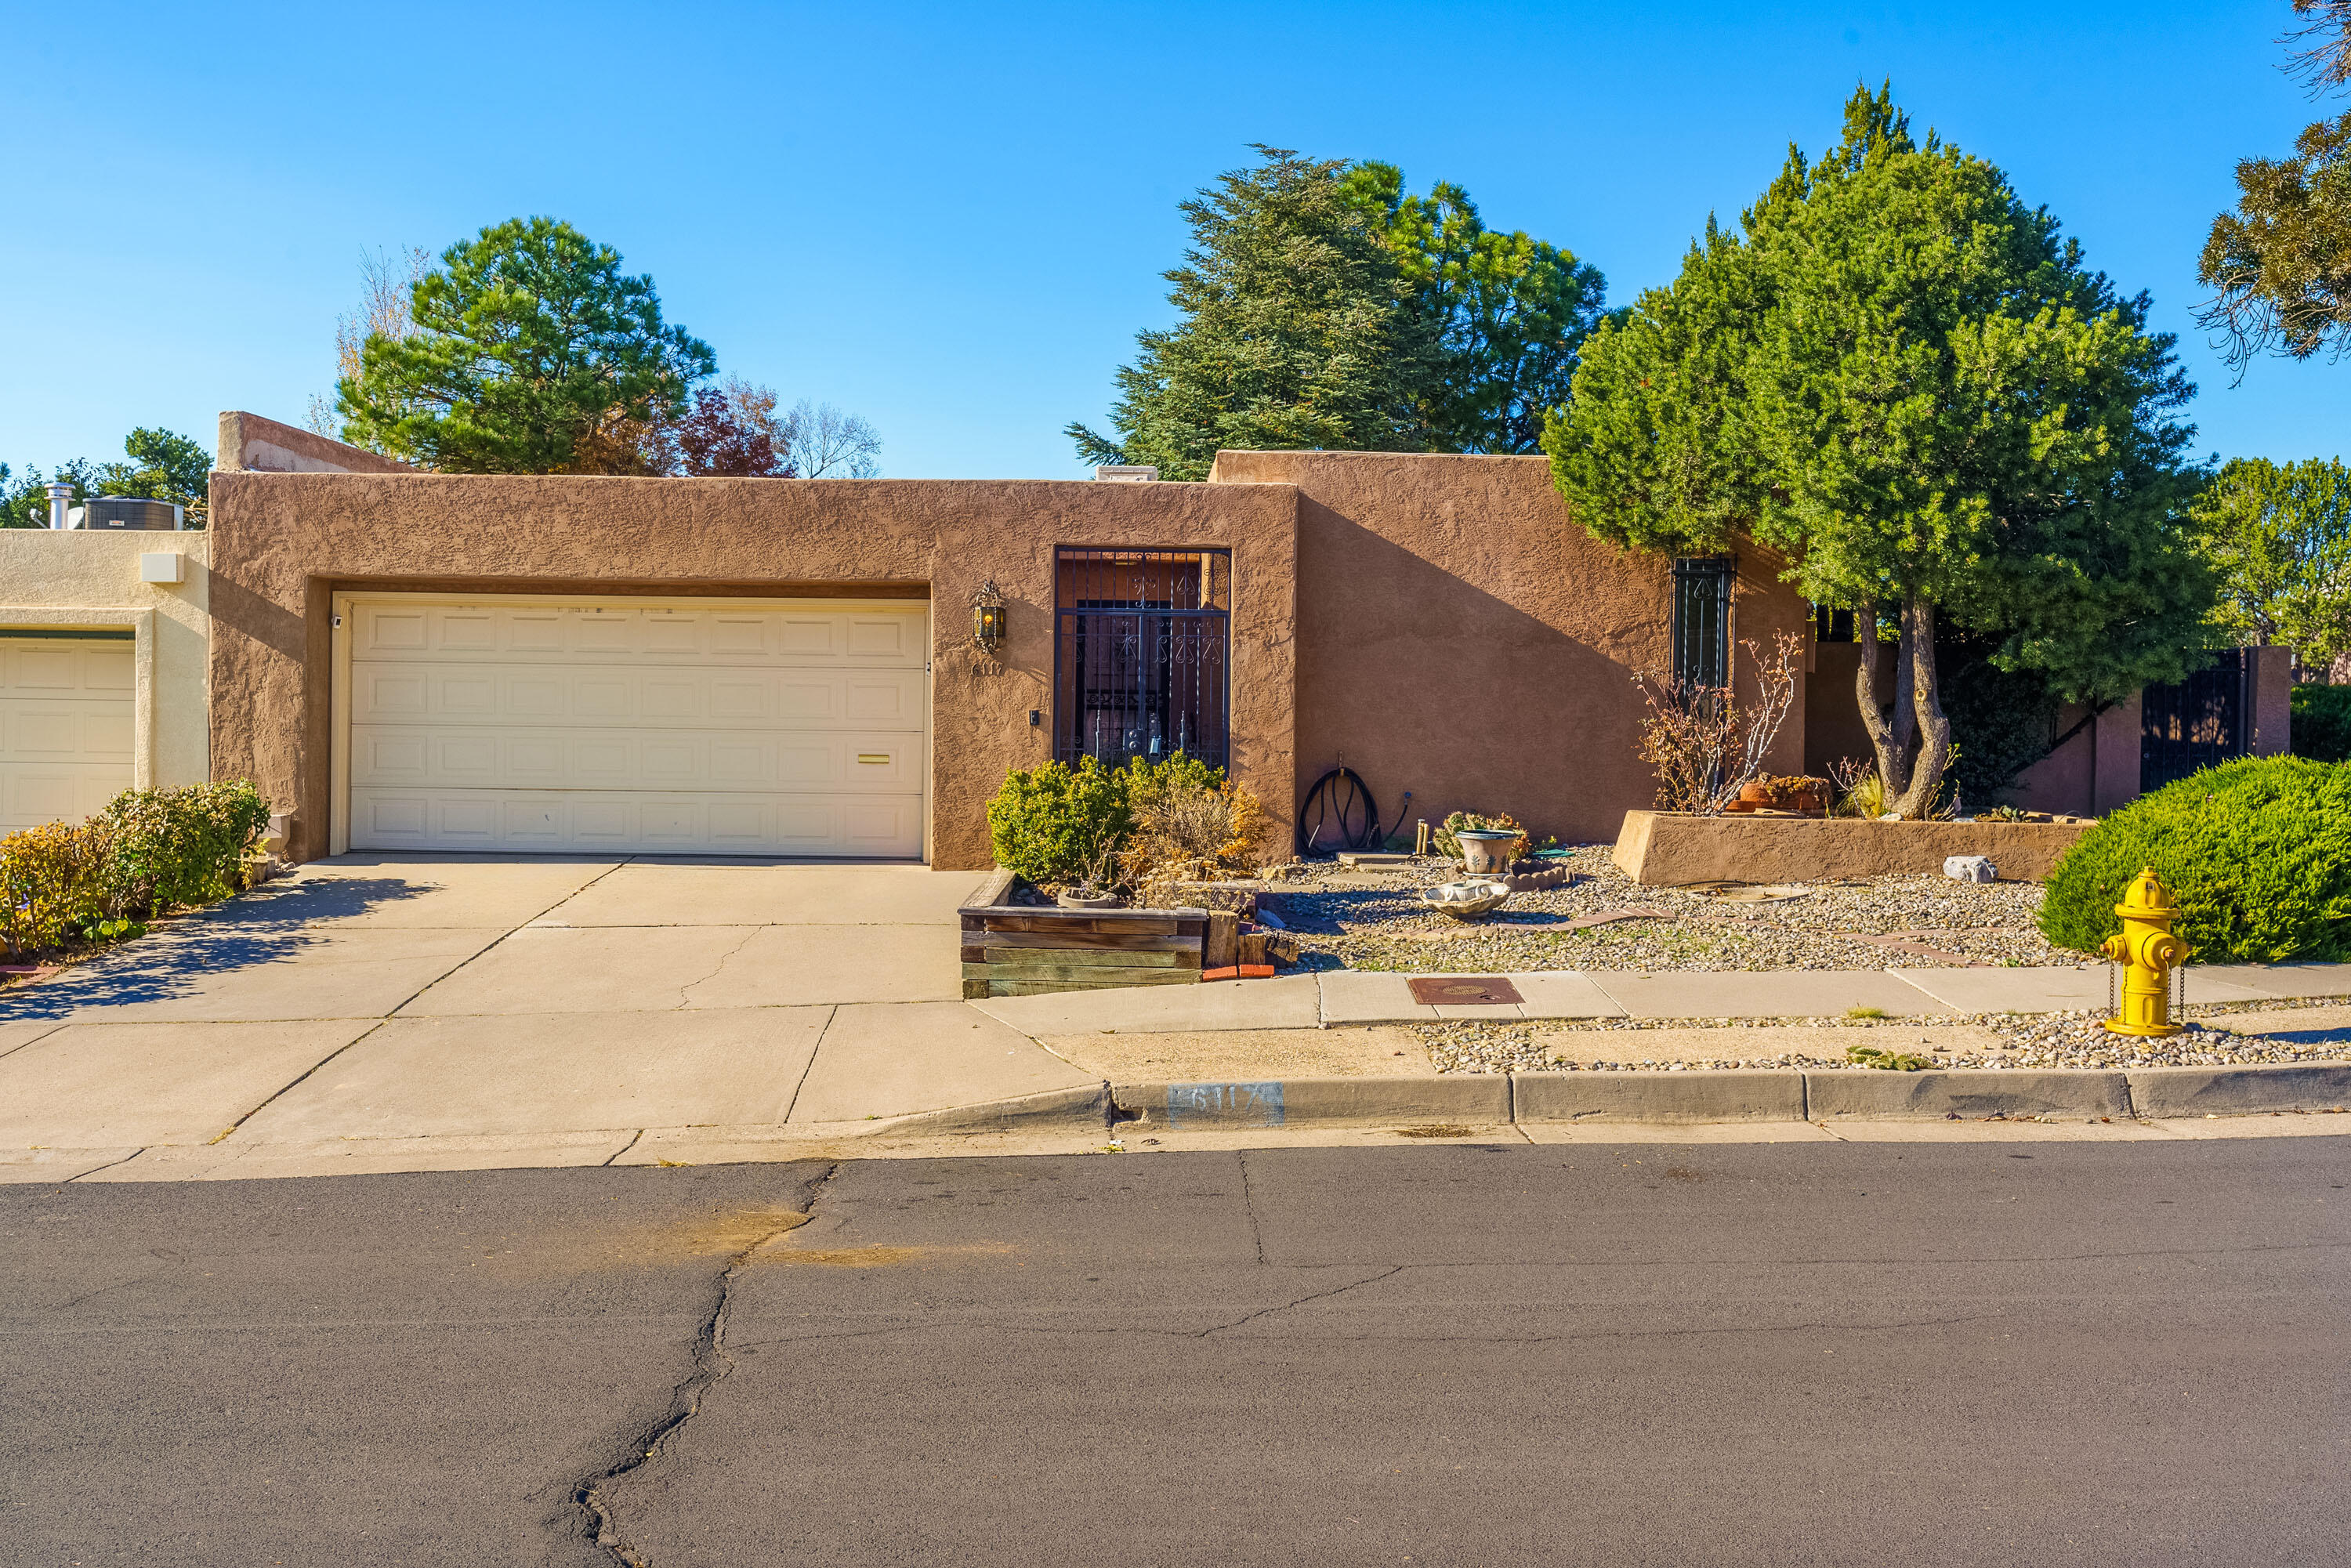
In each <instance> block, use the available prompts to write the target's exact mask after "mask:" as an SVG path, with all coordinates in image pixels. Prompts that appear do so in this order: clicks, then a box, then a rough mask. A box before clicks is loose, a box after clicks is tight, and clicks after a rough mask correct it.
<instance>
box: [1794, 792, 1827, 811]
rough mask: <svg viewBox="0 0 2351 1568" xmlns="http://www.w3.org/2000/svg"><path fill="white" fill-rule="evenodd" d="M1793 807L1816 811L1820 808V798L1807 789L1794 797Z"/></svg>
mask: <svg viewBox="0 0 2351 1568" xmlns="http://www.w3.org/2000/svg"><path fill="white" fill-rule="evenodd" d="M1795 809H1796V810H1799V811H1817V810H1821V798H1820V797H1819V796H1818V795H1815V794H1813V792H1812V791H1811V790H1809V789H1807V790H1805V791H1804V792H1803V793H1802V794H1801V795H1799V796H1797V797H1796V800H1795Z"/></svg>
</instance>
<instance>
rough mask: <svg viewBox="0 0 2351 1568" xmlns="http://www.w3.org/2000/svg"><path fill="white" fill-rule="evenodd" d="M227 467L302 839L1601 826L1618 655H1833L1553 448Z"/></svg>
mask: <svg viewBox="0 0 2351 1568" xmlns="http://www.w3.org/2000/svg"><path fill="white" fill-rule="evenodd" d="M220 467H221V471H220V472H217V473H215V474H214V476H213V482H212V508H211V516H212V530H213V538H212V547H211V548H212V571H211V576H210V604H211V610H212V614H213V618H214V619H213V624H214V634H213V644H212V767H213V770H214V774H215V775H216V776H219V777H225V778H226V777H242V778H250V779H253V780H254V781H255V782H256V784H258V785H259V786H260V788H261V789H262V790H263V791H264V793H266V795H268V796H269V797H270V799H271V800H273V801H274V802H276V803H277V805H278V806H279V807H280V808H281V809H287V808H291V809H292V810H293V811H294V813H295V814H294V820H293V822H292V827H291V833H290V838H289V852H290V853H291V854H292V855H293V857H294V858H296V859H308V858H312V857H315V856H318V855H322V854H327V853H330V852H342V851H345V850H422V851H448V850H486V851H505V852H534V851H548V852H559V851H573V852H647V853H720V854H730V853H742V854H805V855H836V856H871V857H877V858H907V859H915V858H919V859H925V860H928V861H930V862H932V863H934V864H936V865H939V866H942V867H977V866H984V865H986V864H987V863H988V862H989V859H990V856H989V851H988V839H987V817H986V807H987V800H988V799H989V797H990V796H991V795H993V794H994V793H995V792H996V789H997V788H998V785H999V784H1000V783H1001V781H1002V779H1003V777H1004V775H1005V772H1006V770H1007V769H1008V768H1027V767H1032V766H1034V765H1036V764H1039V763H1041V762H1043V761H1045V760H1046V759H1047V758H1056V757H1058V758H1064V759H1069V760H1075V759H1076V758H1080V757H1081V756H1085V755H1095V756H1101V757H1103V758H1108V759H1111V760H1113V761H1115V760H1117V759H1119V758H1123V757H1126V756H1130V755H1144V756H1149V755H1154V754H1165V753H1167V752H1171V751H1174V750H1177V749H1182V750H1185V751H1187V752H1189V753H1191V754H1192V755H1194V756H1197V757H1201V758H1206V759H1207V760H1209V761H1211V762H1215V763H1218V764H1221V765H1224V766H1227V767H1228V768H1231V769H1232V771H1233V772H1234V773H1235V775H1236V776H1238V778H1240V779H1244V780H1246V781H1247V782H1248V783H1249V785H1250V786H1251V787H1252V788H1253V789H1256V790H1257V791H1258V792H1259V794H1260V795H1261V796H1262V797H1263V798H1264V799H1265V800H1266V802H1267V804H1268V806H1269V808H1270V812H1271V814H1272V815H1273V816H1274V818H1275V819H1276V820H1277V821H1278V822H1279V824H1280V829H1281V831H1283V832H1284V833H1287V832H1288V831H1290V827H1291V825H1292V823H1293V822H1294V821H1295V818H1296V813H1297V811H1298V809H1299V807H1300V804H1301V801H1302V800H1304V799H1305V798H1306V796H1307V793H1308V791H1309V790H1310V789H1311V787H1312V786H1313V784H1314V783H1315V781H1316V780H1317V779H1320V778H1322V775H1323V774H1325V773H1326V772H1328V771H1329V770H1330V769H1331V768H1334V767H1337V766H1341V765H1343V766H1345V767H1346V768H1351V769H1353V771H1354V772H1355V773H1357V774H1358V775H1360V776H1361V777H1362V778H1363V779H1364V780H1365V781H1366V782H1367V783H1368V784H1369V786H1370V789H1371V790H1372V792H1373V794H1374V798H1375V800H1376V801H1377V803H1378V806H1379V810H1380V812H1381V815H1382V819H1383V822H1384V825H1388V826H1396V825H1399V824H1400V825H1402V826H1403V827H1405V829H1406V830H1407V831H1408V830H1409V827H1410V822H1411V821H1412V820H1413V819H1416V818H1423V817H1425V818H1427V819H1429V820H1430V821H1438V820H1441V819H1442V818H1443V816H1444V815H1445V813H1446V812H1447V811H1449V810H1456V809H1468V810H1489V811H1495V810H1502V811H1510V812H1511V813H1513V814H1514V815H1516V816H1518V817H1519V818H1520V820H1521V821H1525V822H1526V823H1527V825H1528V826H1529V827H1531V829H1533V830H1534V831H1536V832H1538V833H1548V834H1554V835H1557V836H1558V837H1559V838H1561V839H1562V840H1566V841H1592V840H1608V839H1613V838H1614V836H1615V833H1616V831H1617V828H1618V826H1619V824H1620V822H1621V821H1622V819H1623V816H1624V813H1625V811H1626V810H1628V809H1633V808H1639V807H1646V806H1648V805H1650V804H1651V803H1652V795H1653V792H1654V784H1653V781H1652V779H1651V775H1650V771H1649V768H1648V767H1647V766H1646V764H1644V763H1643V762H1642V761H1641V760H1640V759H1639V758H1637V757H1636V756H1635V745H1636V743H1637V739H1638V733H1639V727H1640V719H1641V716H1642V713H1643V711H1644V704H1643V699H1642V696H1641V694H1640V692H1639V690H1638V689H1637V687H1636V686H1635V683H1634V680H1633V676H1634V674H1635V673H1636V672H1640V671H1646V670H1666V669H1679V670H1681V671H1682V672H1683V673H1684V674H1687V675H1689V676H1693V677H1696V678H1701V679H1719V677H1720V674H1721V672H1722V670H1723V669H1724V668H1725V667H1726V664H1728V663H1729V662H1730V649H1731V646H1732V644H1733V643H1737V642H1744V641H1748V640H1754V641H1757V642H1759V643H1761V644H1763V645H1764V646H1766V647H1769V645H1770V644H1771V641H1772V637H1773V634H1774V633H1775V632H1791V633H1794V634H1796V635H1799V636H1801V637H1802V638H1803V639H1804V646H1805V652H1804V654H1803V657H1804V659H1805V661H1806V663H1807V664H1811V663H1813V662H1816V661H1818V660H1819V659H1820V658H1821V657H1822V656H1823V655H1824V654H1825V655H1827V656H1828V657H1829V658H1830V659H1831V661H1832V663H1834V658H1835V653H1834V644H1822V645H1819V646H1814V644H1813V633H1812V630H1811V628H1812V622H1813V615H1812V609H1811V607H1810V606H1809V605H1808V604H1806V603H1805V602H1804V601H1802V599H1801V598H1800V597H1799V596H1798V595H1797V594H1796V593H1795V592H1794V591H1792V589H1790V588H1789V587H1788V586H1787V585H1786V584H1784V583H1782V582H1781V581H1780V580H1779V577H1778V570H1779V564H1780V563H1779V562H1777V561H1776V560H1774V559H1772V558H1771V557H1770V556H1769V555H1768V554H1766V553H1764V552H1761V551H1760V550H1754V549H1744V550H1741V551H1740V552H1739V553H1738V554H1736V555H1735V556H1731V557H1726V558H1722V559H1706V560H1690V561H1679V562H1677V561H1674V560H1670V559H1661V558H1656V557H1648V556H1641V555H1628V554H1623V553H1620V552H1618V551H1616V550H1615V549H1612V548H1611V547H1609V546H1607V545H1604V544H1602V543H1600V542H1599V541H1597V540H1595V539H1593V538H1591V537H1590V536H1589V535H1588V534H1586V533H1585V532H1584V530H1583V528H1579V527H1577V526H1576V525H1575V524H1573V522H1572V521H1571V520H1570V519H1569V517H1568V516H1567V514H1566V511H1565V509H1564V508H1563V507H1562V504H1561V502H1560V500H1559V498H1558V497H1557V495H1556V494H1555V493H1554V492H1553V490H1552V486H1551V480H1550V475H1549V472H1548V469H1547V466H1546V464H1545V462H1544V460H1543V459H1541V458H1538V457H1470V456H1448V455H1391V454H1372V453H1322V452H1227V453H1223V454H1221V455H1219V456H1218V458H1217V464H1216V466H1215V468H1214V470H1213V471H1212V473H1211V474H1210V476H1209V478H1208V480H1207V482H1206V483H1202V484H1173V483H1158V482H1141V483H1105V482H1100V481H1071V482H1061V481H1042V480H1039V481H1015V480H926V479H874V480H820V481H793V480H773V479H630V478H606V477H580V476H465V475H438V474H422V473H413V472H407V471H403V470H402V469H401V468H400V466H399V465H396V464H392V463H390V462H388V461H387V460H385V459H383V458H381V457H377V456H374V455H371V454H368V453H364V452H360V451H358V450H356V449H354V448H350V447H346V446H343V445H341V444H339V443H335V442H330V441H326V440H323V439H321V438H319V437H317V436H313V435H310V434H308V433H306V432H301V431H297V430H293V429H291V428H290V427H287V426H284V425H279V424H277V423H274V422H271V421H266V420H261V419H258V418H256V417H255V416H252V415H246V414H225V415H224V416H223V418H222V444H221V454H220ZM994 601H1000V603H1001V605H1002V615H1001V618H1000V622H999V624H1000V626H1001V631H1002V638H1001V641H1000V643H998V644H997V645H995V646H993V647H987V646H982V645H981V644H980V643H978V642H977V641H976V639H975V610H974V607H975V603H976V602H994ZM1740 664H1741V666H1742V667H1741V669H1740V679H1741V684H1742V685H1744V684H1747V680H1746V676H1747V671H1746V670H1745V668H1744V661H1743V660H1741V661H1740ZM1851 674H1852V670H1851V665H1850V663H1849V662H1848V663H1847V664H1845V665H1844V669H1843V671H1842V674H1838V673H1837V672H1835V671H1834V670H1832V671H1831V672H1830V674H1828V676H1827V677H1826V678H1825V680H1823V676H1821V675H1818V674H1806V675H1805V676H1803V677H1802V679H1803V681H1804V684H1805V685H1806V686H1807V687H1808V688H1813V689H1811V690H1807V691H1806V692H1804V693H1801V694H1800V695H1799V699H1798V703H1797V706H1796V710H1795V713H1794V714H1793V716H1792V717H1791V719H1790V721H1789V723H1788V726H1787V727H1786V729H1785V730H1784V731H1783V732H1782V736H1781V738H1780V741H1779V744H1778V746H1777V747H1776V748H1775V750H1774V752H1773V754H1772V757H1771V768H1773V770H1775V771H1781V772H1795V771H1798V770H1799V769H1800V768H1802V765H1803V763H1804V762H1805V760H1806V759H1807V758H1808V757H1809V756H1812V755H1813V752H1814V747H1813V746H1812V744H1811V743H1810V741H1809V740H1808V733H1807V731H1808V724H1812V723H1813V722H1814V720H1813V716H1814V715H1820V716H1821V717H1820V718H1819V720H1818V721H1817V722H1819V723H1822V724H1826V725H1830V726H1832V727H1833V726H1834V722H1835V720H1834V717H1833V715H1834V713H1836V712H1838V711H1841V710H1849V709H1850V708H1851V707H1852V706H1853V698H1852V695H1851V693H1852V685H1851ZM1816 694H1817V695H1818V697H1819V698H1820V699H1822V700H1811V701H1808V699H1810V698H1813V697H1814V696H1815V695H1816ZM1823 702H1824V704H1825V706H1823ZM1808 710H1809V711H1808ZM2124 722H2125V721H2122V720H2119V719H2116V717H2115V716H2113V715H2111V714H2110V715H2109V716H2108V717H2107V721H2106V723H2107V724H2108V726H2110V727H2112V726H2117V725H2120V724H2122V723H2124ZM1856 727H1857V726H1856ZM1821 733H1827V732H1825V731H1823V732H1821ZM2279 734H2280V735H2281V736H2282V734H2283V729H2282V726H2281V727H2280V729H2279ZM2118 744H2119V743H2118ZM1846 749H1848V750H1852V749H1856V748H1855V747H1850V746H1848V747H1846ZM1860 749H1865V748H1860ZM2052 760H2053V762H2055V761H2057V760H2059V759H2057V758H2053V759H2052ZM2045 766H2047V765H2044V767H2045ZM2105 771H2106V765H2105V759H2104V758H2103V756H2102V758H2101V776H2102V777H2103V776H2104V774H2105ZM2060 782H2061V783H2063V782H2064V781H2063V780H2061V781H2060ZM2121 782H2122V781H2121V777H2120V769H2119V768H2116V779H2115V787H2116V789H2121ZM1407 790H1408V791H1410V792H1411V803H1410V806H1409V809H1408V810H1402V809H1400V808H1401V807H1402V801H1403V797H1404V795H1405V791H1407ZM2124 792H2125V793H2127V791H2124ZM2084 803H2086V802H2084ZM2100 803H2101V804H2111V803H2113V802H2112V800H2106V799H2102V800H2101V802H2100ZM2057 804H2058V805H2059V808H2060V809H2079V804H2077V803H2076V802H2073V801H2060V802H2057Z"/></svg>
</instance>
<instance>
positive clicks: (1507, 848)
mask: <svg viewBox="0 0 2351 1568" xmlns="http://www.w3.org/2000/svg"><path fill="white" fill-rule="evenodd" d="M1437 848H1438V850H1439V851H1441V852H1444V853H1446V854H1447V855H1449V856H1451V857H1452V858H1453V859H1455V860H1458V861H1459V862H1461V863H1462V866H1463V868H1464V869H1465V870H1467V871H1468V873H1470V874H1471V875H1472V876H1506V875H1508V874H1509V873H1510V867H1511V865H1512V864H1513V863H1514V862H1516V861H1517V860H1518V858H1519V857H1520V855H1522V854H1524V853H1525V852H1526V850H1527V831H1526V830H1525V829H1524V828H1522V827H1520V826H1519V824H1518V822H1517V821H1516V820H1515V819H1513V818H1512V817H1510V815H1509V814H1508V813H1507V812H1502V811H1496V812H1492V813H1490V814H1487V813H1481V812H1477V811H1456V812H1454V813H1453V814H1452V815H1451V816H1449V817H1447V818H1446V819H1445V826H1444V828H1443V829H1442V830H1441V831H1439V832H1438V833H1437Z"/></svg>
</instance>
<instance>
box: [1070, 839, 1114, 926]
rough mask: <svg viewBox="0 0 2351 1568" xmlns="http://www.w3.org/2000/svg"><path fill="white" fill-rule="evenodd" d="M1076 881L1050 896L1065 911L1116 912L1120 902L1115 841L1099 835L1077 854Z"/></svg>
mask: <svg viewBox="0 0 2351 1568" xmlns="http://www.w3.org/2000/svg"><path fill="white" fill-rule="evenodd" d="M1078 864H1079V868H1080V869H1079V874H1078V880H1077V881H1075V882H1073V883H1070V884H1068V885H1067V886H1065V887H1063V888H1062V889H1061V891H1060V892H1059V893H1057V894H1054V895H1053V902H1054V903H1056V904H1060V905H1061V907H1062V908H1064V909H1115V908H1117V907H1118V906H1119V904H1121V903H1122V902H1123V901H1122V900H1121V899H1120V897H1119V895H1118V892H1117V881H1118V841H1117V839H1115V838H1113V837H1112V836H1110V835H1109V834H1106V833H1105V834H1102V835H1101V836H1100V837H1097V838H1094V839H1092V840H1091V841H1088V843H1087V844H1086V846H1085V847H1084V848H1083V849H1081V850H1080V851H1079V852H1078Z"/></svg>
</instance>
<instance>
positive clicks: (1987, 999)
mask: <svg viewBox="0 0 2351 1568" xmlns="http://www.w3.org/2000/svg"><path fill="white" fill-rule="evenodd" d="M1416 978H1431V977H1430V976H1413V975H1404V974H1380V973H1372V972H1368V971H1364V970H1357V969H1332V970H1324V971H1322V972H1321V973H1319V974H1311V975H1290V976H1283V977H1278V978H1275V979H1270V980H1239V981H1232V982H1223V983H1219V984H1216V985H1210V986H1198V987H1190V988H1185V987H1174V986H1162V987H1154V988H1149V989H1148V990H1144V989H1135V990H1106V991H1070V992H1065V993H1063V994H1061V995H1059V996H1046V997H1001V998H991V999H989V1000H987V1001H983V1002H975V1003H973V1004H972V1005H973V1006H974V1007H976V1008H978V1009H981V1010H982V1011H985V1012H987V1014H988V1015H989V1016H991V1017H993V1018H996V1019H1001V1020H1002V1021H1004V1022H1005V1023H1008V1024H1009V1025H1011V1026H1012V1027H1013V1028H1015V1029H1018V1030H1022V1031H1024V1032H1026V1033H1029V1034H1035V1035H1060V1034H1080V1033H1084V1032H1087V1031H1090V1030H1118V1031H1121V1032H1126V1033H1133V1032H1135V1031H1138V1030H1163V1031H1164V1030H1186V1031H1194V1030H1261V1029H1301V1028H1324V1029H1327V1028H1331V1027H1332V1026H1334V1025H1340V1024H1387V1023H1437V1022H1441V1021H1443V1020H1444V1019H1503V1020H1510V1019H1612V1018H1632V1019H1778V1018H1844V1017H1846V1016H1847V1015H1849V1014H1851V1013H1853V1012H1855V1011H1856V1010H1861V1009H1870V1010H1874V1011H1876V1012H1878V1013H1883V1014H1885V1015H1886V1016H1887V1017H1889V1018H1910V1017H1917V1018H1922V1019H1931V1018H1933V1017H1935V1016H1937V1015H1943V1016H1952V1015H1957V1014H1962V1013H1996V1012H2017V1013H2037V1012H2056V1011H2065V1010H2074V1009H2083V1008H2103V1007H2105V1005H2106V1001H2107V996H2108V992H2107V987H2108V984H2109V979H2108V970H2107V966H2106V965H2105V964H2103V963H2096V964H2084V965H2069V966H2065V967H2045V968H2014V969H2001V968H1980V969H1972V968H1971V969H1780V970H1761V971H1750V970H1668V971H1663V972H1657V973H1648V974H1636V973H1633V972H1630V971H1624V970H1606V969H1595V970H1591V971H1588V972H1579V971H1574V970H1554V971H1551V972H1548V973H1541V974H1523V975H1506V976H1503V977H1502V978H1504V979H1507V980H1509V981H1510V982H1511V984H1512V985H1513V986H1515V987H1516V988H1517V989H1518V992H1519V994H1520V996H1521V997H1523V998H1525V1000H1524V1001H1523V1002H1520V1003H1513V1004H1508V1005H1503V1006H1464V1007H1447V1006H1442V1005H1438V1006H1431V1005H1426V1004H1424V1003H1421V1002H1419V1001H1416V1000H1415V999H1414V998H1413V994H1412V988H1411V982H1412V981H1413V980H1414V979H1416ZM2187 991H2188V1000H2189V1001H2190V1002H2197V1003H2202V1002H2260V1001H2278V1000H2286V999H2294V998H2309V997H2339V996H2351V964H2278V965H2271V966H2264V965H2257V964H2213V965H2199V966H2193V967H2190V968H2189V971H2188V976H2187Z"/></svg>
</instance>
